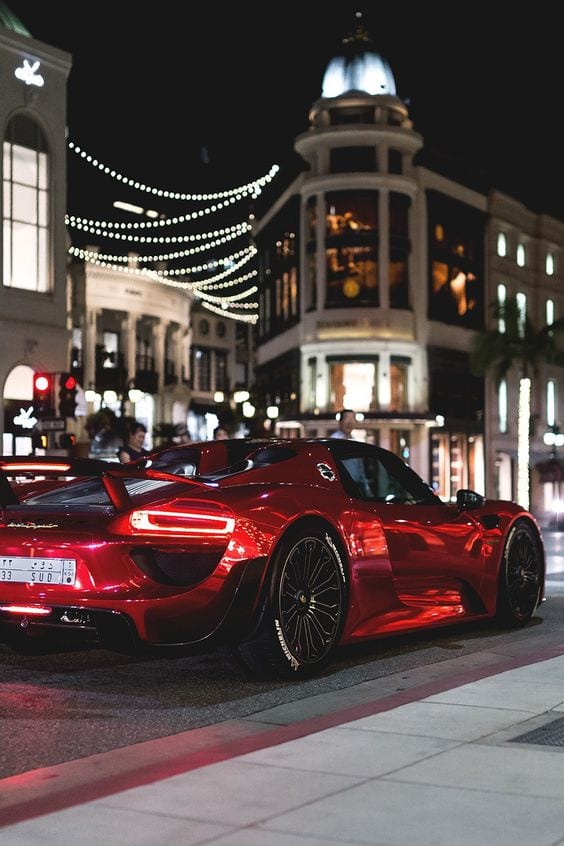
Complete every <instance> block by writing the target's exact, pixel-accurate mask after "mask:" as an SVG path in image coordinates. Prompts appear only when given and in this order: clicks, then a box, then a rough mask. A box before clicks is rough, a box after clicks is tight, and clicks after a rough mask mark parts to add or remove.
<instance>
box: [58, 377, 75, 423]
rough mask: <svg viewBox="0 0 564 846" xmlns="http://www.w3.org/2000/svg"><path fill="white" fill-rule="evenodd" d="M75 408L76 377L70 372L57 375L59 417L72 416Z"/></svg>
mask: <svg viewBox="0 0 564 846" xmlns="http://www.w3.org/2000/svg"><path fill="white" fill-rule="evenodd" d="M75 410H76V379H75V378H74V376H73V375H72V373H61V375H60V376H59V417H74V412H75Z"/></svg>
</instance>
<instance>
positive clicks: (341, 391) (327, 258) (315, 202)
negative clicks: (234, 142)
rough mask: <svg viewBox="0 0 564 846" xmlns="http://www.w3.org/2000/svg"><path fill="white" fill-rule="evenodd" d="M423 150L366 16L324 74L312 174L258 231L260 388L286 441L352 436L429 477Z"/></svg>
mask: <svg viewBox="0 0 564 846" xmlns="http://www.w3.org/2000/svg"><path fill="white" fill-rule="evenodd" d="M422 146H423V139H422V137H421V136H420V135H419V134H418V133H417V132H415V131H414V129H413V125H412V122H411V120H410V117H409V111H408V108H407V105H406V103H405V102H404V101H403V100H401V99H400V98H399V97H398V95H397V93H396V84H395V80H394V76H393V73H392V70H391V67H390V65H389V64H388V62H387V61H386V60H385V59H384V58H383V57H382V56H381V55H380V54H379V53H378V52H377V51H376V50H375V48H374V45H373V43H372V40H371V39H370V37H369V35H368V33H367V31H366V29H365V27H364V25H363V21H362V18H361V16H360V15H357V17H356V21H355V27H354V30H353V31H352V32H351V34H350V35H348V36H347V37H346V38H345V39H344V40H343V42H342V45H341V49H340V50H339V52H338V54H337V55H336V56H335V57H334V58H332V59H331V61H330V62H329V64H328V65H327V68H326V69H325V72H324V74H323V77H322V92H321V97H320V99H318V100H317V101H316V102H315V103H314V104H313V106H312V107H311V109H310V113H309V128H308V129H307V131H305V132H304V133H303V134H301V135H299V136H298V137H297V138H296V140H295V142H294V149H295V151H296V152H297V153H298V155H299V156H300V157H301V158H302V159H303V160H304V162H305V163H306V165H307V168H306V169H305V170H304V171H303V172H302V173H301V174H300V176H299V177H298V178H297V179H296V180H295V182H294V183H293V184H292V185H291V186H290V187H289V188H288V189H287V191H286V192H285V194H284V195H283V196H282V197H281V198H279V200H278V201H277V202H276V203H275V204H274V205H273V206H272V207H271V209H270V210H269V212H268V213H267V214H266V215H264V216H263V217H262V219H261V220H260V221H258V223H257V226H256V228H255V237H256V242H257V246H258V248H259V255H260V262H261V271H260V273H261V278H260V285H259V288H260V291H261V294H260V296H261V307H260V317H259V327H258V345H257V361H256V365H257V366H256V370H255V374H256V385H257V389H258V394H259V400H261V401H262V402H263V403H264V406H265V407H268V406H275V407H276V409H275V411H277V412H278V416H277V417H274V414H273V418H274V419H275V420H276V423H275V424H274V426H273V428H274V429H275V431H276V432H277V433H279V434H285V435H291V434H294V433H295V434H300V435H304V436H312V437H324V436H327V435H329V434H331V432H332V431H334V429H335V428H336V425H337V424H336V422H335V415H336V413H337V412H338V411H339V410H340V409H343V408H352V409H353V410H354V411H355V412H357V419H358V428H357V430H356V431H355V436H356V437H358V438H360V439H363V440H367V441H372V442H375V443H380V444H381V445H382V446H385V447H388V448H391V449H392V450H394V451H395V452H397V453H398V454H399V455H401V456H402V457H403V458H404V459H405V460H409V461H410V463H411V464H412V466H414V467H415V469H418V470H420V471H421V472H422V473H423V474H424V475H425V476H427V475H428V468H429V425H430V424H431V422H432V421H434V415H433V414H431V413H430V411H429V393H428V372H427V355H426V343H427V326H428V321H427V300H426V297H427V291H426V287H425V284H422V280H424V279H425V278H426V269H424V268H425V252H424V251H425V246H424V245H425V238H426V234H425V228H424V227H425V225H426V224H425V221H424V210H423V214H420V212H421V211H422V209H424V202H425V201H424V192H422V191H421V186H420V184H419V174H418V167H416V166H415V164H414V157H415V155H416V154H417V152H418V151H419V150H420V149H421V148H422Z"/></svg>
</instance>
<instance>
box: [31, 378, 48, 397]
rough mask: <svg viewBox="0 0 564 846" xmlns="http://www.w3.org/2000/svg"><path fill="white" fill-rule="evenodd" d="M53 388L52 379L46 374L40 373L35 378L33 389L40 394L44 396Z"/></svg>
mask: <svg viewBox="0 0 564 846" xmlns="http://www.w3.org/2000/svg"><path fill="white" fill-rule="evenodd" d="M50 388H51V378H50V376H46V375H45V373H38V374H37V375H36V376H34V378H33V389H34V390H35V391H37V393H39V394H44V393H45V392H46V391H48V390H49V389H50Z"/></svg>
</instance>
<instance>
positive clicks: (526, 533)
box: [496, 520, 544, 626]
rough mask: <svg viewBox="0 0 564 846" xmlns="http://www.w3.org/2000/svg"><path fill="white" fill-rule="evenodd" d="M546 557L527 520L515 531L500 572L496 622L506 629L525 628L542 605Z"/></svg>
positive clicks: (511, 535) (520, 523)
mask: <svg viewBox="0 0 564 846" xmlns="http://www.w3.org/2000/svg"><path fill="white" fill-rule="evenodd" d="M543 582H544V556H543V552H542V548H541V544H540V541H539V538H538V535H537V533H536V532H535V530H534V528H533V527H532V526H531V525H530V524H529V523H528V522H527V521H526V520H518V521H517V523H515V525H514V526H512V527H511V529H510V531H509V534H508V536H507V540H506V541H505V546H504V549H503V554H502V557H501V565H500V570H499V584H498V596H497V608H496V619H497V620H498V622H500V623H502V624H503V625H509V626H523V625H525V624H526V623H528V622H529V620H530V619H531V618H532V617H533V615H534V613H535V611H536V609H537V607H538V604H539V602H540V601H541V596H542V589H543Z"/></svg>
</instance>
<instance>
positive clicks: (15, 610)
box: [0, 605, 52, 617]
mask: <svg viewBox="0 0 564 846" xmlns="http://www.w3.org/2000/svg"><path fill="white" fill-rule="evenodd" d="M0 611H8V612H9V613H10V614H25V615H26V616H28V615H29V616H31V615H35V616H36V617H37V616H45V615H46V614H50V613H51V611H52V609H51V608H47V607H46V606H41V605H0Z"/></svg>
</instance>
